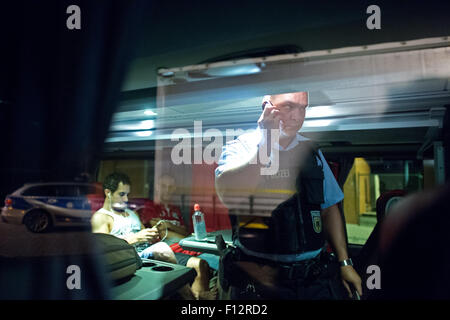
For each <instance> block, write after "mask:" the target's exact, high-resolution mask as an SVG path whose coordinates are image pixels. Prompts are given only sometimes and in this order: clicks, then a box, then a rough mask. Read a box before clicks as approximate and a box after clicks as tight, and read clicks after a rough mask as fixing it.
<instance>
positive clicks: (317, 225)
mask: <svg viewBox="0 0 450 320" xmlns="http://www.w3.org/2000/svg"><path fill="white" fill-rule="evenodd" d="M311 218H312V224H313V228H314V231H315V232H316V233H321V232H322V219H321V217H320V211H317V210H316V211H311Z"/></svg>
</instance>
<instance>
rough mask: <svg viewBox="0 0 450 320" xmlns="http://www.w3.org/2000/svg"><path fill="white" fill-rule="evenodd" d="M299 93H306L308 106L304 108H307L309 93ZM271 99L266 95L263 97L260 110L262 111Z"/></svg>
mask: <svg viewBox="0 0 450 320" xmlns="http://www.w3.org/2000/svg"><path fill="white" fill-rule="evenodd" d="M301 92H306V95H307V96H308V105H307V106H306V107H308V106H309V91H301ZM271 98H272V95H270V94H267V95H265V96H264V97H263V99H262V106H261V107H262V109H263V110H264V108H265V107H266V104H268V103H269V101H270V99H271Z"/></svg>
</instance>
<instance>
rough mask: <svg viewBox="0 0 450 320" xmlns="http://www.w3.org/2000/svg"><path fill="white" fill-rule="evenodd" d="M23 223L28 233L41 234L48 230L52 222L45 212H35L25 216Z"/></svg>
mask: <svg viewBox="0 0 450 320" xmlns="http://www.w3.org/2000/svg"><path fill="white" fill-rule="evenodd" d="M23 223H24V224H25V226H26V227H27V229H28V230H29V231H31V232H34V233H41V232H45V231H48V230H49V229H50V227H51V225H52V220H51V218H50V215H49V214H48V213H47V212H45V211H41V210H36V211H31V212H29V213H28V214H27V215H26V216H25V218H24V220H23Z"/></svg>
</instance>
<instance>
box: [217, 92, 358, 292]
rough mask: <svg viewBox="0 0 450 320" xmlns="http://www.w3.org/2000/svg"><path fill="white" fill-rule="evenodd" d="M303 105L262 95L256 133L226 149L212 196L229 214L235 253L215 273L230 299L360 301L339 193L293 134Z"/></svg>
mask: <svg viewBox="0 0 450 320" xmlns="http://www.w3.org/2000/svg"><path fill="white" fill-rule="evenodd" d="M308 99H309V98H308V93H307V92H296V93H289V94H280V95H273V96H265V97H264V99H263V111H262V113H261V116H260V118H259V120H258V128H257V129H256V130H255V131H254V132H251V133H245V134H243V135H241V136H239V137H238V138H237V139H236V140H233V141H231V142H230V143H227V145H226V146H225V147H224V148H223V151H222V155H221V158H220V160H219V166H218V168H217V169H216V190H217V193H218V195H219V197H220V198H221V200H222V202H223V203H224V204H225V205H226V206H227V207H228V209H229V212H230V218H231V222H232V226H233V244H234V248H229V249H227V250H226V251H225V252H224V254H223V256H222V257H221V266H220V268H221V275H222V279H221V280H222V282H221V283H222V286H223V287H224V288H225V289H226V288H227V287H228V286H230V287H231V298H232V299H280V298H281V299H341V298H343V297H344V296H343V295H342V292H344V291H345V289H346V291H347V293H348V295H349V297H351V296H352V295H353V292H352V291H353V290H356V291H357V292H358V294H359V295H361V294H362V288H361V278H360V277H359V275H358V274H357V272H356V271H355V269H354V268H353V265H352V261H351V259H349V256H348V253H347V243H346V238H345V232H344V223H343V219H342V217H341V214H340V212H339V209H338V207H337V203H339V202H340V201H341V200H342V199H343V193H342V191H341V190H340V188H339V186H338V184H337V182H336V180H335V179H334V176H333V175H332V173H331V170H330V168H329V167H328V165H327V163H326V161H325V159H324V157H323V154H322V153H321V151H320V150H318V148H317V147H316V146H315V145H314V143H312V142H311V141H310V140H308V139H307V138H305V137H303V136H301V135H300V134H298V131H299V130H300V128H301V127H302V125H303V121H304V119H305V112H306V111H305V109H306V107H307V106H308ZM327 247H330V248H331V249H332V251H333V253H332V254H330V253H329V250H327ZM343 288H345V289H343Z"/></svg>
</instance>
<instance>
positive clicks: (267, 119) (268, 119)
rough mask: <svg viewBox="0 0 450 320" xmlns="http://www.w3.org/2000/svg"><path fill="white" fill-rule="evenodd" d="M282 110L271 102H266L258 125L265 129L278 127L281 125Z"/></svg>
mask: <svg viewBox="0 0 450 320" xmlns="http://www.w3.org/2000/svg"><path fill="white" fill-rule="evenodd" d="M280 113H281V111H280V110H279V109H278V108H277V107H276V106H274V105H272V103H271V102H268V103H266V106H265V108H264V110H263V112H262V113H261V116H260V117H259V119H258V126H259V127H260V128H261V129H266V130H265V131H270V130H271V129H278V128H279V127H280V116H281V114H280Z"/></svg>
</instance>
